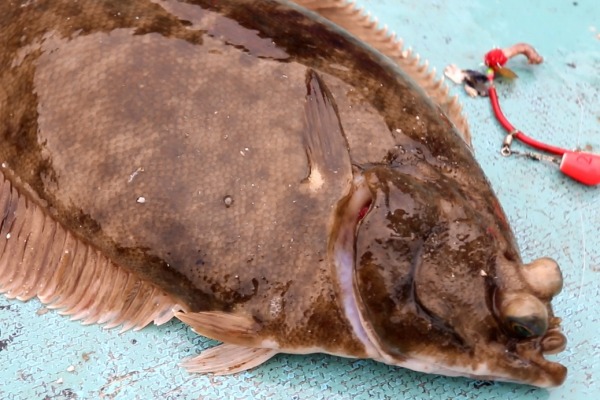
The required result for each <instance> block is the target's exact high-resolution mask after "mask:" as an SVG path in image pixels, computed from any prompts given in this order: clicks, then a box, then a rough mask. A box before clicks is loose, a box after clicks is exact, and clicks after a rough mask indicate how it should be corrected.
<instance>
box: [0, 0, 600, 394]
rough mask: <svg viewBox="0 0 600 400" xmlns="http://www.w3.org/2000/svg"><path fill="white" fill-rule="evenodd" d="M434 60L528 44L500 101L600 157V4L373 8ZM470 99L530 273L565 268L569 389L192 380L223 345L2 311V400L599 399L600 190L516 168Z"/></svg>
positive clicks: (294, 361) (282, 374) (32, 308)
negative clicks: (538, 263) (193, 363)
mask: <svg viewBox="0 0 600 400" xmlns="http://www.w3.org/2000/svg"><path fill="white" fill-rule="evenodd" d="M360 4H361V5H364V6H366V7H367V8H368V9H369V10H370V11H371V12H372V13H373V14H374V15H377V16H379V20H380V21H381V22H382V23H385V24H387V25H388V26H389V27H390V28H391V29H393V30H394V31H396V32H398V34H399V35H400V36H402V37H403V38H404V39H405V41H406V43H408V44H410V45H411V46H412V47H413V48H414V49H415V50H417V51H418V52H419V53H420V54H422V55H423V57H424V58H428V59H429V61H430V63H431V65H433V66H435V67H436V68H437V70H438V71H441V70H443V68H444V66H445V65H447V64H449V63H456V64H458V65H460V66H461V67H464V68H477V67H478V66H479V65H480V62H481V61H480V60H481V59H482V56H483V54H484V53H485V52H486V51H487V50H489V49H491V48H492V47H494V46H500V47H503V46H508V45H510V44H513V43H515V42H519V41H527V42H530V43H532V44H534V45H535V46H536V47H537V49H538V50H539V51H540V52H541V53H542V55H543V56H544V57H545V63H544V64H543V65H541V66H535V67H531V66H528V65H526V63H525V62H523V60H521V59H516V60H513V61H512V62H511V66H512V67H513V68H514V70H515V71H516V72H517V73H518V74H519V75H520V78H519V80H518V82H517V83H516V84H514V85H512V86H510V85H502V86H500V87H499V94H500V98H501V104H502V106H503V108H504V111H505V113H506V114H507V116H508V117H509V119H511V121H512V122H513V123H514V124H515V125H516V126H517V127H519V128H520V129H522V130H523V131H524V132H526V133H529V134H531V135H532V136H535V137H537V138H539V139H541V140H544V141H547V142H550V143H553V144H556V145H560V146H563V147H568V148H575V147H581V148H586V149H591V150H592V151H597V152H600V36H599V35H600V2H598V1H593V0H579V1H562V0H561V1H559V0H535V1H534V0H531V1H528V2H527V6H526V9H522V8H521V7H524V6H523V4H524V2H523V1H522V0H502V1H497V0H496V1H489V0H480V1H464V0H438V1H434V0H402V1H401V0H371V1H365V0H363V1H360ZM454 92H455V93H459V94H460V96H461V99H462V101H463V104H464V106H465V110H466V112H467V114H468V116H469V120H470V124H471V128H472V132H473V136H474V145H475V149H476V154H477V159H478V160H479V162H480V163H481V164H482V166H483V169H484V170H485V171H486V173H487V174H488V177H489V178H490V180H491V181H492V183H493V186H494V188H495V189H496V191H497V194H498V196H499V198H500V201H501V203H502V204H503V206H504V208H505V210H506V212H507V214H508V216H509V218H510V221H511V223H512V226H513V228H514V230H515V233H516V235H517V238H518V242H519V244H520V246H521V251H522V255H523V258H524V260H526V261H528V260H531V259H534V258H537V257H539V256H543V255H548V256H552V257H554V258H555V259H556V260H557V261H558V262H559V264H560V265H561V267H562V269H563V273H564V275H565V287H564V290H563V292H562V293H561V294H560V295H559V297H558V298H557V299H556V300H555V301H554V304H555V309H556V314H557V315H559V316H561V317H563V320H564V322H563V326H564V329H565V331H566V332H565V333H566V335H567V337H568V338H569V344H568V348H567V350H566V351H565V352H563V353H562V354H560V355H559V356H558V359H559V360H560V361H561V362H563V363H564V364H566V365H567V366H568V368H569V375H568V378H567V381H566V383H565V384H564V385H563V386H562V387H560V388H557V389H554V390H552V391H550V392H548V391H545V390H540V389H535V388H532V387H528V386H519V385H512V384H499V383H496V384H491V383H488V382H478V381H473V380H467V379H459V378H444V377H437V376H430V375H424V374H419V373H414V372H411V371H407V370H403V369H400V368H393V367H388V366H385V365H382V364H378V363H375V362H371V361H357V360H347V359H341V358H335V357H329V356H325V355H311V356H304V357H302V356H285V355H281V356H278V357H276V358H275V359H274V360H272V361H270V362H268V363H267V364H265V365H263V366H262V367H259V368H257V369H255V370H253V371H250V372H246V373H242V374H238V375H236V376H230V377H209V376H192V375H188V374H186V372H185V371H183V370H182V369H181V368H179V367H178V363H179V361H180V360H181V359H183V358H185V357H187V356H189V355H192V354H195V353H196V352H198V351H199V350H200V349H202V348H206V347H209V346H211V345H212V344H214V342H212V341H209V340H207V339H204V338H202V337H198V336H196V335H194V334H193V333H192V332H190V331H189V330H188V329H187V328H186V327H185V326H184V325H183V324H181V323H176V322H172V323H169V324H166V325H164V326H162V327H158V328H157V327H150V328H148V329H145V330H144V331H142V332H128V333H125V334H122V335H119V334H118V332H117V331H115V330H112V331H105V330H103V329H101V328H99V327H97V326H88V327H84V326H82V325H80V324H79V323H77V322H71V321H69V320H68V319H67V318H64V317H61V316H59V315H58V314H57V313H56V312H53V311H50V312H47V313H45V314H44V315H38V314H43V313H44V312H45V309H43V308H42V307H41V305H40V303H39V302H37V301H31V302H29V303H27V304H23V303H19V302H8V301H7V300H5V299H4V298H3V297H0V398H1V399H71V398H78V399H98V398H116V399H151V398H160V399H194V398H214V399H228V398H236V399H242V398H270V399H271V398H285V399H320V398H323V399H354V398H356V399H361V398H362V399H367V398H398V399H409V398H432V399H435V398H440V399H444V398H454V399H467V398H479V399H496V398H497V399H505V398H510V397H513V398H530V399H548V398H549V399H584V398H593V397H590V395H593V394H595V395H597V394H598V393H600V338H599V336H598V332H600V237H599V234H598V232H599V231H600V187H597V188H587V187H584V186H582V185H579V184H577V183H575V182H573V181H571V180H569V179H568V178H566V177H564V176H562V175H561V174H560V173H559V172H558V170H557V169H556V168H555V167H554V166H552V165H549V164H545V163H538V162H534V161H530V160H526V159H522V158H518V157H511V158H508V159H507V158H503V157H502V156H501V155H500V154H499V151H498V150H499V148H500V145H501V142H502V138H503V132H502V131H501V129H500V128H499V127H498V126H497V125H496V123H495V120H494V118H493V117H492V114H491V111H490V108H489V104H488V101H487V100H486V99H470V98H467V97H466V96H464V94H463V92H462V89H460V88H455V89H454Z"/></svg>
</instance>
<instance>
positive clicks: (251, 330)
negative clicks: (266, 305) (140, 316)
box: [175, 311, 259, 346]
mask: <svg viewBox="0 0 600 400" xmlns="http://www.w3.org/2000/svg"><path fill="white" fill-rule="evenodd" d="M175 317H177V318H178V319H179V320H180V321H182V322H183V323H185V324H187V325H189V326H190V327H191V328H192V329H193V330H194V332H196V333H198V334H200V335H203V336H206V337H209V338H211V339H215V340H220V341H222V342H227V343H233V344H237V345H242V346H252V345H253V344H256V342H257V341H258V331H259V325H258V323H256V322H255V321H254V320H253V319H252V318H250V317H247V316H242V315H238V314H232V313H225V312H219V311H206V312H193V313H190V312H181V311H178V312H176V313H175Z"/></svg>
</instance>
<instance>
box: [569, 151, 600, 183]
mask: <svg viewBox="0 0 600 400" xmlns="http://www.w3.org/2000/svg"><path fill="white" fill-rule="evenodd" d="M560 170H561V171H562V173H563V174H565V175H567V176H569V177H571V178H573V179H575V180H576V181H578V182H581V183H583V184H585V185H590V186H593V185H597V184H599V183H600V154H592V153H585V152H579V151H567V152H566V153H565V154H564V155H563V158H562V161H561V163H560Z"/></svg>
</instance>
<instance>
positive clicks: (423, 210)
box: [0, 0, 566, 386]
mask: <svg viewBox="0 0 600 400" xmlns="http://www.w3.org/2000/svg"><path fill="white" fill-rule="evenodd" d="M299 3H300V5H298V4H292V3H288V2H280V1H275V0H262V1H258V0H237V1H233V0H223V1H213V0H194V1H175V0H154V1H143V0H120V1H112V0H98V1H91V0H90V1H78V2H73V1H66V0H52V1H50V0H46V1H43V0H41V1H36V2H27V3H24V4H22V5H21V4H20V3H14V2H8V1H4V2H2V3H1V4H0V163H1V168H0V291H1V292H2V293H4V295H5V296H7V297H9V298H16V299H19V300H28V299H31V298H33V297H37V298H39V299H40V300H41V301H42V302H43V303H45V304H47V305H48V306H49V307H52V308H56V309H59V310H60V312H62V313H64V314H66V315H70V316H71V317H72V318H73V319H76V320H81V321H83V323H85V324H90V323H98V324H105V325H106V326H107V327H117V326H120V327H121V329H122V330H127V329H132V328H133V329H140V328H142V327H144V326H146V325H147V324H149V323H156V324H161V323H164V322H165V321H168V320H170V319H171V318H175V317H176V318H179V319H180V320H181V321H183V322H184V323H186V324H188V325H190V326H191V327H192V328H193V329H194V330H195V331H196V332H198V333H199V334H201V335H205V336H208V337H210V338H213V339H216V340H219V341H222V342H223V344H221V345H219V346H216V347H214V348H212V349H209V350H206V351H204V352H202V353H201V354H200V355H199V356H197V357H195V358H192V359H190V360H187V361H186V362H185V363H184V366H185V367H186V368H187V369H189V370H190V371H193V372H206V373H209V372H212V373H234V372H237V371H242V370H246V369H248V368H252V367H255V366H257V365H260V364H261V363H263V362H266V361H267V360H268V359H269V358H271V357H272V356H274V355H275V354H277V353H296V354H306V353H313V352H323V353H329V354H334V355H339V356H344V357H353V358H371V359H375V360H378V361H381V362H384V363H387V364H391V365H397V366H402V367H407V368H411V369H414V370H417V371H423V372H427V373H437V374H444V375H451V376H455V375H459V376H468V377H476V378H479V379H497V380H505V381H513V382H521V383H528V384H532V385H537V386H555V385H559V384H561V383H562V382H563V380H564V379H565V376H566V368H565V367H564V366H562V365H560V364H558V363H555V362H550V361H547V360H546V359H545V358H544V354H548V353H555V352H558V351H561V350H562V349H563V348H564V346H565V343H566V339H565V337H564V336H563V334H562V333H561V329H560V319H559V318H557V317H555V316H554V314H553V312H552V307H551V300H552V298H553V296H555V295H556V294H557V293H558V292H559V291H560V290H561V288H562V276H561V272H560V269H559V267H558V265H557V264H556V262H554V261H553V260H552V259H550V258H540V259H538V260H535V261H533V262H531V263H529V264H524V263H523V262H522V260H521V258H520V255H519V252H518V250H517V246H516V244H515V240H514V237H513V234H512V232H511V229H510V227H509V225H508V222H507V220H506V217H505V215H504V213H503V211H502V208H501V206H500V204H499V203H498V201H497V199H496V197H495V195H494V193H493V191H492V189H491V187H490V185H489V183H488V182H487V180H486V178H485V176H484V174H483V172H482V170H481V169H480V167H479V166H478V164H477V162H476V161H475V159H474V157H473V154H472V151H471V149H470V146H469V133H468V128H467V125H466V121H465V120H464V118H463V117H462V116H461V114H460V107H459V106H458V105H457V103H456V101H455V100H452V99H450V98H448V97H447V90H446V89H445V88H444V87H443V86H442V85H441V84H440V82H438V81H436V80H435V79H434V77H433V75H432V74H430V73H429V72H428V71H427V68H426V66H424V65H421V64H420V63H419V62H418V61H417V60H416V59H415V58H414V57H413V56H411V55H410V54H408V53H406V52H404V51H403V50H402V49H401V47H400V45H399V43H398V42H397V41H396V40H395V38H394V37H390V36H389V35H387V34H385V32H383V33H382V31H378V30H376V28H375V27H374V25H373V24H372V23H369V22H368V21H366V20H365V19H364V18H363V17H361V16H360V15H358V14H357V13H356V10H354V9H353V7H352V6H350V5H345V4H344V3H342V2H339V1H322V2H314V1H301V2H299ZM302 5H304V6H306V7H307V8H303V7H301V6H302ZM311 10H312V11H311ZM40 318H42V317H40Z"/></svg>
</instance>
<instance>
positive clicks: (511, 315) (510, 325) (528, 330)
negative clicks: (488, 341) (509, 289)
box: [500, 293, 548, 339]
mask: <svg viewBox="0 0 600 400" xmlns="http://www.w3.org/2000/svg"><path fill="white" fill-rule="evenodd" d="M500 312H501V313H502V319H503V320H504V321H505V322H504V323H505V324H506V325H505V326H506V328H507V330H508V333H509V334H510V335H511V336H514V337H517V338H521V339H527V338H530V337H534V336H543V335H544V334H545V333H546V331H547V330H548V310H547V308H546V306H545V305H544V304H543V303H542V302H541V301H540V300H539V299H538V298H536V297H535V296H533V295H531V294H527V293H511V294H509V295H506V296H505V297H504V300H503V301H502V302H501V303H500Z"/></svg>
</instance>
